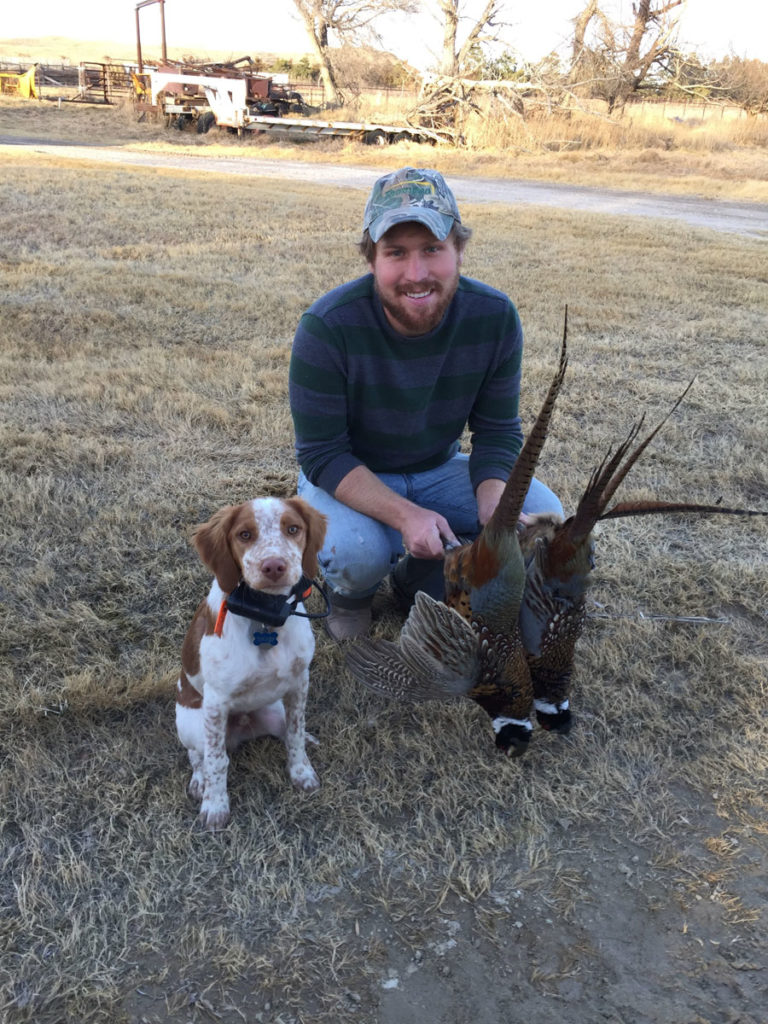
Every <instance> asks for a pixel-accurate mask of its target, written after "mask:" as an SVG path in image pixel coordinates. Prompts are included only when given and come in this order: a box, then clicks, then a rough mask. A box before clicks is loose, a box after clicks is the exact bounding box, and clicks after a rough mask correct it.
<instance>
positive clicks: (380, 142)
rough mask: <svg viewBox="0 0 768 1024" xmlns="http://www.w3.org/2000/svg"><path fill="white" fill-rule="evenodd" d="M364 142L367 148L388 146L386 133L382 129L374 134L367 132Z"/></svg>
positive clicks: (375, 130)
mask: <svg viewBox="0 0 768 1024" xmlns="http://www.w3.org/2000/svg"><path fill="white" fill-rule="evenodd" d="M363 142H364V143H365V145H366V146H386V145H387V135H386V132H383V131H382V130H381V129H380V128H376V129H374V131H372V132H366V133H365V135H363Z"/></svg>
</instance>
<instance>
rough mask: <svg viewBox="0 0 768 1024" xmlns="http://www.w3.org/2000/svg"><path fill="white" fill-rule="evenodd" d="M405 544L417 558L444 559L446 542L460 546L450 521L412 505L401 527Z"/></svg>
mask: <svg viewBox="0 0 768 1024" xmlns="http://www.w3.org/2000/svg"><path fill="white" fill-rule="evenodd" d="M400 532H401V533H402V535H403V544H404V545H405V547H406V548H407V549H408V551H409V552H410V553H411V554H412V555H414V556H415V557H416V558H442V557H443V552H444V541H447V542H448V543H449V544H458V543H459V541H458V538H457V537H456V535H455V534H454V532H453V530H452V529H451V528H450V526H449V525H448V521H447V520H446V519H444V518H443V517H442V516H441V515H438V514H437V512H433V511H432V510H431V509H428V508H420V507H419V506H418V505H412V506H411V509H410V510H408V512H407V515H406V517H405V519H404V521H403V522H402V523H401V525H400Z"/></svg>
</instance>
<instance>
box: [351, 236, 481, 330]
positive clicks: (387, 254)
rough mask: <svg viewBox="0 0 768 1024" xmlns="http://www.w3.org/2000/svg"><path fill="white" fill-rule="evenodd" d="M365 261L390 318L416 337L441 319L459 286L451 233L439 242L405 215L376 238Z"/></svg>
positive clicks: (458, 260) (457, 255)
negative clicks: (377, 239)
mask: <svg viewBox="0 0 768 1024" xmlns="http://www.w3.org/2000/svg"><path fill="white" fill-rule="evenodd" d="M370 267H371V271H372V273H373V276H374V280H375V283H376V291H377V293H378V296H379V298H380V299H381V304H382V306H383V307H384V312H385V313H386V316H387V319H388V320H389V322H390V324H391V325H392V326H393V327H394V329H395V330H396V331H398V332H399V333H400V334H405V335H406V336H408V337H416V336H417V335H419V334H426V333H427V332H428V331H431V330H432V329H433V328H435V327H437V325H438V324H439V323H440V321H441V320H442V319H443V315H444V314H445V311H446V309H447V308H448V306H449V305H450V303H451V299H452V298H453V296H454V294H455V293H456V288H457V287H458V283H459V268H460V267H461V253H459V252H458V251H457V249H456V245H455V243H454V241H453V239H452V238H451V237H450V236H449V237H448V238H447V239H446V240H445V241H444V242H440V241H438V240H437V239H436V238H435V236H434V235H433V234H432V232H431V231H430V230H429V229H428V228H426V227H424V225H423V224H419V223H417V222H416V221H406V222H405V223H403V224H396V225H395V227H393V228H390V230H389V231H387V233H386V234H385V235H383V236H382V237H381V238H380V239H379V241H378V242H377V243H376V251H375V254H374V257H373V262H372V263H371V264H370Z"/></svg>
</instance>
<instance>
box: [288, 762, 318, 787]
mask: <svg viewBox="0 0 768 1024" xmlns="http://www.w3.org/2000/svg"><path fill="white" fill-rule="evenodd" d="M290 775H291V782H292V783H293V785H294V786H295V787H296V789H303V790H304V791H305V792H307V793H309V792H311V791H312V790H313V789H319V788H320V779H318V777H317V774H316V773H315V769H314V768H313V767H312V765H311V764H310V763H309V761H306V762H305V763H304V764H300V765H299V766H298V767H297V768H292V769H291V771H290Z"/></svg>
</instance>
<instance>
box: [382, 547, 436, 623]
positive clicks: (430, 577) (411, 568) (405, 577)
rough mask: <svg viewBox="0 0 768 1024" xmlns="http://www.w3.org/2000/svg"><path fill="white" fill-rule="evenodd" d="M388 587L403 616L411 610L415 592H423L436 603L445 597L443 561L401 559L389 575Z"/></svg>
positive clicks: (408, 556)
mask: <svg viewBox="0 0 768 1024" xmlns="http://www.w3.org/2000/svg"><path fill="white" fill-rule="evenodd" d="M389 585H390V588H391V590H392V595H393V597H394V599H395V604H396V605H397V607H398V609H399V610H400V611H401V612H402V614H403V615H407V614H408V612H409V611H410V610H411V607H412V605H413V601H414V598H415V597H416V591H417V590H423V591H424V592H425V593H427V594H429V596H430V597H433V598H434V599H435V600H436V601H442V600H443V598H444V597H445V582H444V578H443V561H442V559H441V558H438V559H435V558H414V557H413V555H406V556H405V557H404V558H401V559H400V561H399V562H398V563H397V565H396V566H395V568H394V569H393V570H392V572H391V573H390V574H389Z"/></svg>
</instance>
